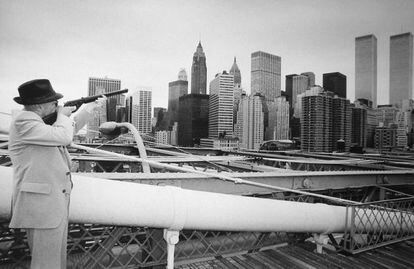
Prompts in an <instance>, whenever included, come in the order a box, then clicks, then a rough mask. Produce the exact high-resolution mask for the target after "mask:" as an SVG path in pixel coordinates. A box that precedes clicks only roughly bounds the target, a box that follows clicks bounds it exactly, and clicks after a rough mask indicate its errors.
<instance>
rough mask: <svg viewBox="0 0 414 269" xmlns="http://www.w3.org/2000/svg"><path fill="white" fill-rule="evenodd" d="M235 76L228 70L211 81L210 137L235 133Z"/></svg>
mask: <svg viewBox="0 0 414 269" xmlns="http://www.w3.org/2000/svg"><path fill="white" fill-rule="evenodd" d="M233 91H234V77H233V75H230V74H228V73H227V72H226V71H223V73H221V74H220V73H219V74H217V75H216V77H215V78H214V79H213V80H212V81H211V82H210V104H209V117H208V137H209V138H220V137H224V136H226V135H229V136H230V135H232V134H233V104H234V93H233Z"/></svg>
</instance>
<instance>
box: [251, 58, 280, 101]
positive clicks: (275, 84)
mask: <svg viewBox="0 0 414 269" xmlns="http://www.w3.org/2000/svg"><path fill="white" fill-rule="evenodd" d="M280 74H281V58H280V57H279V56H276V55H272V54H269V53H266V52H263V51H257V52H253V53H252V55H251V93H252V95H255V94H256V93H260V94H261V95H262V96H264V97H265V98H266V100H271V101H272V100H274V98H275V97H279V96H280V90H281V89H280V87H281V86H280V85H281V81H280Z"/></svg>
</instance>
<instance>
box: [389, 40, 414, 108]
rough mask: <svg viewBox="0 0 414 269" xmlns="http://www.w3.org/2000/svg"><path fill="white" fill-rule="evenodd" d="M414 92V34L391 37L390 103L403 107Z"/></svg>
mask: <svg viewBox="0 0 414 269" xmlns="http://www.w3.org/2000/svg"><path fill="white" fill-rule="evenodd" d="M409 99H414V94H413V35H412V34H411V33H404V34H400V35H394V36H391V37H390V104H393V105H398V106H399V107H401V102H402V101H403V100H409Z"/></svg>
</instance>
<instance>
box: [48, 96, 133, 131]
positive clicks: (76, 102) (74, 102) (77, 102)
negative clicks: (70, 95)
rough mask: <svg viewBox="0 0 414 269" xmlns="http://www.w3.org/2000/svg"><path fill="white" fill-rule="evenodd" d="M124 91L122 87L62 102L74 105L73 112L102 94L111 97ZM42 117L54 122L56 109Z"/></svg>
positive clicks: (66, 104) (49, 122) (50, 123)
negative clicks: (117, 89)
mask: <svg viewBox="0 0 414 269" xmlns="http://www.w3.org/2000/svg"><path fill="white" fill-rule="evenodd" d="M126 92H128V89H123V90H119V91H114V92H109V93H103V94H97V95H92V96H87V97H81V98H80V99H75V100H70V101H67V102H65V103H64V104H63V106H76V109H75V110H74V111H73V112H75V111H77V110H78V109H79V107H80V106H81V105H82V104H87V103H91V102H94V101H96V100H97V99H98V98H100V97H102V96H106V97H111V96H114V95H118V94H121V93H126ZM42 119H43V121H44V122H45V123H46V124H49V125H52V124H53V123H55V121H56V119H57V111H56V112H54V113H52V114H49V115H46V116H44V117H43V118H42Z"/></svg>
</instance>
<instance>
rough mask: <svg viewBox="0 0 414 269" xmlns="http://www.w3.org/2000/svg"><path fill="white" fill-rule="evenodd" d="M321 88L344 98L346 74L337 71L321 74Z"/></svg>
mask: <svg viewBox="0 0 414 269" xmlns="http://www.w3.org/2000/svg"><path fill="white" fill-rule="evenodd" d="M323 88H324V89H325V90H326V91H330V92H333V93H334V94H335V95H338V96H339V97H342V98H346V76H345V75H344V74H341V73H339V72H333V73H325V74H323Z"/></svg>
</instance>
